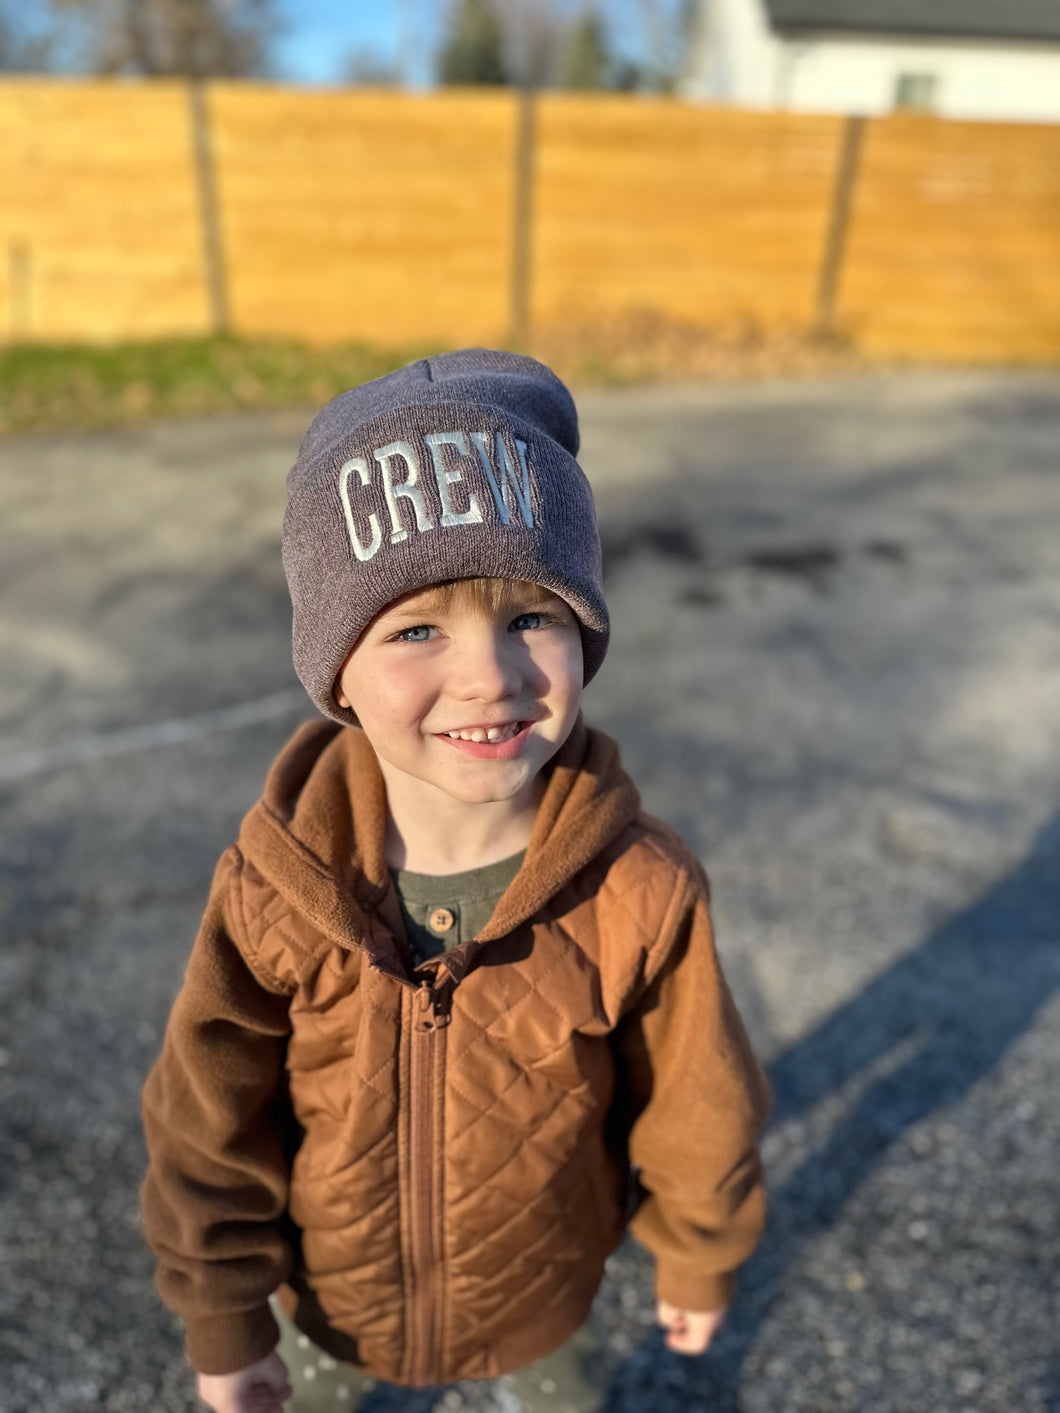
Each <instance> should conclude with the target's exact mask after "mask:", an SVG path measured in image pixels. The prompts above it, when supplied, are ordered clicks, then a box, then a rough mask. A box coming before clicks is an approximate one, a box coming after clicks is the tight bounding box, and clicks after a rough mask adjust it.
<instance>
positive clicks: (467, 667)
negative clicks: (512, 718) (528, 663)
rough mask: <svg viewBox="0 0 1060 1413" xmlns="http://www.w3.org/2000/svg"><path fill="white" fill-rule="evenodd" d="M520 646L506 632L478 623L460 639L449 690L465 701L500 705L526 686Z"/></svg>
mask: <svg viewBox="0 0 1060 1413" xmlns="http://www.w3.org/2000/svg"><path fill="white" fill-rule="evenodd" d="M518 647H519V642H518V639H517V638H515V637H514V636H513V635H512V634H511V633H508V632H506V631H505V629H504V628H500V629H498V628H495V627H494V625H492V624H490V623H481V622H480V623H476V624H475V626H474V629H472V630H469V631H467V632H465V633H464V634H462V635H461V640H460V643H459V646H458V650H457V652H456V654H455V661H454V664H453V678H452V680H451V682H450V689H451V691H452V693H453V695H454V696H455V697H457V698H459V699H460V700H462V701H468V702H470V701H481V702H500V701H504V700H505V699H506V698H507V697H512V696H515V695H516V693H517V692H518V691H519V689H520V687H521V686H522V683H523V671H522V668H521V666H520V662H519V652H518Z"/></svg>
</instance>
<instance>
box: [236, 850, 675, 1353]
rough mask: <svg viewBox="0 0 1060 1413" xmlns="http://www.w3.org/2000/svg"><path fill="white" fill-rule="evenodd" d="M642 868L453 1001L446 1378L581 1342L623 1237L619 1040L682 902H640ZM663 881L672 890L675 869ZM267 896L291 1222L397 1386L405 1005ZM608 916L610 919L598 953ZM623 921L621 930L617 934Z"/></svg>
mask: <svg viewBox="0 0 1060 1413" xmlns="http://www.w3.org/2000/svg"><path fill="white" fill-rule="evenodd" d="M637 871H638V870H637V866H636V862H635V861H631V860H629V858H628V855H627V856H625V857H623V858H622V859H620V860H619V862H618V863H617V865H616V866H614V867H613V868H612V870H611V872H610V874H609V876H608V879H607V883H606V886H605V887H604V889H603V890H602V892H601V893H600V894H598V895H597V896H595V897H592V898H590V899H584V898H580V897H579V896H578V895H577V892H576V890H570V889H568V890H566V893H565V905H566V911H562V910H561V909H560V905H559V904H560V900H559V899H557V900H556V909H557V911H556V915H554V916H548V917H544V918H541V919H536V920H535V921H534V923H533V925H530V924H527V925H524V927H522V928H519V929H517V930H516V932H515V933H513V934H512V935H510V936H509V937H506V938H502V939H498V940H497V941H495V942H490V943H487V944H485V946H484V947H483V950H482V955H481V956H479V957H478V958H477V959H476V960H477V962H478V965H476V966H474V967H473V968H472V969H471V971H470V972H469V973H468V974H467V975H466V976H465V977H464V978H463V980H462V981H461V983H460V984H459V986H457V987H456V988H455V990H454V993H453V1002H452V1016H451V1023H450V1026H449V1028H448V1030H447V1033H446V1069H445V1128H446V1149H445V1178H444V1205H443V1216H442V1237H443V1250H444V1260H445V1290H446V1300H445V1302H444V1305H443V1312H442V1313H443V1321H444V1323H443V1330H444V1337H445V1342H446V1348H445V1371H444V1376H445V1377H446V1378H456V1377H459V1376H461V1375H462V1374H468V1373H474V1374H479V1375H481V1373H482V1372H483V1371H484V1369H483V1364H482V1360H483V1357H484V1356H483V1349H484V1347H488V1346H489V1345H490V1344H491V1342H492V1340H493V1338H494V1335H493V1334H492V1331H493V1330H495V1329H496V1330H508V1329H510V1328H511V1327H512V1326H513V1324H514V1325H516V1326H518V1325H520V1324H522V1323H526V1324H529V1325H535V1324H540V1323H541V1321H542V1318H543V1315H544V1314H546V1313H549V1312H551V1314H553V1315H554V1316H555V1318H556V1320H558V1321H560V1322H567V1323H569V1325H570V1327H571V1328H573V1327H574V1326H575V1325H576V1324H577V1323H578V1322H579V1321H580V1320H581V1318H582V1317H583V1315H584V1313H585V1310H586V1308H587V1306H588V1303H589V1301H590V1300H591V1298H592V1293H593V1291H594V1290H595V1288H596V1285H597V1284H598V1281H599V1277H600V1274H601V1272H602V1267H603V1262H604V1259H605V1257H606V1255H607V1254H608V1251H609V1250H610V1248H611V1246H612V1245H613V1243H614V1241H615V1239H616V1238H617V1235H618V1233H619V1230H620V1225H621V1212H620V1206H619V1201H620V1189H621V1174H620V1173H619V1172H618V1171H617V1170H615V1169H614V1168H612V1166H611V1160H610V1159H609V1157H608V1155H607V1152H606V1148H605V1144H604V1139H603V1121H604V1117H605V1114H606V1109H607V1105H608V1103H609V1100H610V1096H611V1090H612V1060H611V1053H610V1049H609V1046H608V1044H607V1040H606V1037H607V1035H608V1034H609V1032H610V1031H611V1029H612V1028H613V1026H614V1024H615V1021H616V1020H617V1018H618V1017H619V1016H620V1015H621V1013H622V1012H623V1010H624V1009H625V1008H627V1007H628V1005H629V1003H630V1001H631V999H632V998H633V996H634V993H636V992H639V990H640V988H641V987H642V986H643V985H644V984H645V983H646V978H647V977H648V975H649V974H650V972H651V971H652V970H653V969H654V968H653V966H652V960H653V954H654V953H655V952H656V951H657V950H658V947H659V925H660V921H661V918H662V915H663V914H664V912H665V911H666V908H667V904H668V902H669V901H670V898H669V893H670V890H669V889H668V888H667V887H665V886H664V888H663V889H662V890H660V889H659V888H658V887H653V888H645V887H644V886H642V883H641V880H640V879H638V878H637V876H636V875H637ZM667 872H668V875H669V882H670V883H671V884H672V882H673V879H674V878H675V877H676V876H677V874H678V872H679V871H678V870H677V869H676V868H675V867H674V866H673V864H672V861H671V866H670V869H669V870H668V871H667ZM658 876H659V874H658V872H657V873H656V875H655V877H656V878H658ZM664 879H665V875H664ZM253 886H255V887H256V888H258V887H260V894H259V896H257V897H255V898H254V899H253V902H252V904H251V910H252V911H253V912H254V913H255V914H256V916H257V930H258V939H259V940H258V948H259V952H260V955H261V957H262V958H263V959H267V962H268V965H269V967H270V969H271V970H273V971H274V972H275V973H276V975H277V976H278V977H279V978H281V979H282V980H284V981H285V982H291V981H293V982H294V983H295V984H297V988H298V989H297V993H296V995H295V996H294V998H293V1001H292V1005H291V1019H292V1026H293V1033H292V1037H291V1041H290V1046H289V1051H288V1067H289V1075H290V1089H291V1097H292V1103H293V1106H294V1110H295V1114H296V1116H297V1117H298V1118H299V1120H300V1122H302V1124H303V1126H304V1127H306V1128H307V1129H308V1134H307V1137H306V1139H305V1141H304V1142H303V1146H302V1149H301V1151H300V1152H299V1154H298V1155H297V1158H296V1161H295V1165H294V1172H293V1175H292V1189H291V1201H290V1210H291V1215H292V1217H293V1219H294V1220H295V1221H296V1223H297V1224H298V1225H299V1227H300V1228H301V1230H302V1233H303V1239H302V1247H303V1254H304V1259H305V1264H306V1268H307V1270H308V1271H311V1272H312V1283H313V1287H314V1290H315V1292H316V1296H317V1298H318V1300H319V1301H320V1303H321V1305H322V1306H323V1308H324V1309H325V1310H326V1311H327V1312H328V1317H329V1319H330V1321H331V1323H332V1324H333V1326H334V1327H335V1328H337V1329H342V1330H344V1331H345V1332H347V1333H349V1334H350V1335H352V1336H353V1337H355V1338H356V1339H357V1340H358V1341H359V1347H360V1349H361V1351H362V1353H363V1356H364V1357H365V1358H366V1359H370V1360H371V1362H372V1365H373V1367H374V1368H375V1369H376V1371H377V1372H380V1373H382V1374H383V1375H384V1376H386V1375H387V1374H389V1376H390V1377H396V1376H397V1375H398V1373H399V1370H400V1366H401V1357H402V1352H403V1351H402V1343H403V1334H402V1329H403V1320H404V1312H405V1292H404V1290H403V1280H404V1275H403V1266H402V1254H401V1243H400V1240H399V1232H400V1223H401V1220H402V1213H401V1209H400V1201H399V1152H398V1127H399V1122H400V1091H399V1085H400V1075H399V1070H398V1054H397V1048H398V1047H397V1045H396V1043H395V1042H396V1037H397V1034H398V1021H399V1013H400V1011H399V1008H400V990H401V988H400V986H399V984H398V983H397V982H396V981H394V980H393V979H391V978H389V977H386V976H381V975H379V974H378V973H377V972H375V971H373V970H372V969H371V968H370V967H368V966H367V965H366V959H365V957H364V954H363V953H360V952H346V951H343V950H342V949H340V948H337V947H335V946H333V945H330V946H329V945H327V944H326V941H325V940H324V939H321V938H320V937H319V936H318V935H317V934H316V933H315V932H314V930H313V928H312V927H311V926H310V925H309V924H307V922H306V921H305V919H303V918H301V917H299V916H298V915H297V914H295V913H294V912H293V910H292V909H291V907H290V905H289V904H288V903H287V901H286V900H285V899H283V898H281V897H279V895H278V894H276V893H275V892H274V891H273V890H272V889H271V888H270V887H269V885H268V884H266V883H264V880H261V881H260V883H259V882H258V880H254V882H253ZM568 894H569V896H567V895H568ZM601 908H603V909H605V910H610V912H609V918H608V926H607V928H606V935H607V939H608V940H607V951H606V952H603V953H602V944H601V943H600V941H599V939H600V937H601V934H602V931H603V929H602V927H601V919H600V918H599V916H598V913H599V911H600V910H601ZM616 914H617V915H618V916H619V917H621V918H623V919H625V921H624V923H623V925H621V926H620V927H619V928H617V929H616V927H615V925H614V921H613V919H614V917H615V916H616ZM579 939H580V940H579ZM572 1211H576V1212H578V1214H579V1221H578V1222H577V1223H575V1224H573V1225H572V1223H571V1221H570V1214H571V1212H572ZM564 1312H568V1313H567V1314H566V1315H565V1314H564ZM440 1376H441V1375H440Z"/></svg>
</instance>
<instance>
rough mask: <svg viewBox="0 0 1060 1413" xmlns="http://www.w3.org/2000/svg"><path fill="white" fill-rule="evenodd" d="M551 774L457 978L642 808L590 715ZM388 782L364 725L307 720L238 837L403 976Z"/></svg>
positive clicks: (283, 889) (337, 935) (279, 885)
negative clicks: (384, 912) (390, 894)
mask: <svg viewBox="0 0 1060 1413" xmlns="http://www.w3.org/2000/svg"><path fill="white" fill-rule="evenodd" d="M545 774H546V777H547V783H546V786H545V793H544V796H543V798H542V800H541V804H540V805H539V807H538V812H537V819H536V821H535V823H534V830H533V833H532V835H531V837H530V842H529V844H528V846H527V850H526V857H525V860H524V862H523V866H522V868H521V869H520V870H519V872H518V874H517V875H516V876H515V879H514V880H513V881H512V883H511V884H510V886H509V887H508V889H507V891H506V892H505V894H504V896H503V897H502V898H501V900H500V902H499V904H498V905H497V908H496V910H495V912H494V914H493V916H492V917H491V918H490V920H489V923H488V924H487V925H486V927H485V928H484V929H483V930H482V932H481V933H480V934H479V936H478V937H477V938H476V939H475V941H474V942H470V943H464V944H462V945H461V946H459V947H456V948H454V949H453V950H452V951H451V952H447V953H445V954H444V955H443V956H442V957H441V958H440V964H441V965H442V966H444V967H445V968H446V969H447V970H448V971H449V972H450V974H451V975H452V977H453V979H454V981H459V980H460V978H461V977H462V976H463V975H464V974H465V972H466V971H467V970H468V967H469V965H470V962H471V960H472V958H473V956H474V954H475V952H476V951H477V950H478V948H479V947H480V946H482V945H484V944H485V943H487V942H489V941H491V940H492V939H494V938H496V937H502V936H504V935H505V934H507V933H508V932H510V931H511V930H512V929H513V928H515V927H517V926H518V925H519V924H520V923H522V922H525V921H526V920H527V919H528V918H530V917H532V916H533V915H534V914H535V913H536V912H537V911H538V909H540V908H541V907H543V906H544V905H545V904H546V903H547V902H548V901H549V899H551V898H552V897H554V896H555V894H556V893H557V892H559V890H560V889H561V888H563V887H564V885H565V884H567V883H568V882H570V880H571V879H572V878H574V876H575V875H576V874H577V873H578V872H580V870H581V869H582V868H584V867H585V865H586V864H588V863H589V862H590V861H591V860H592V859H594V858H596V857H597V855H599V854H600V853H601V851H602V850H603V849H605V848H606V847H607V846H608V845H609V844H610V843H611V842H612V841H613V840H614V839H616V838H617V837H618V835H619V834H621V833H622V831H623V830H624V829H625V828H626V827H627V826H628V825H629V824H630V823H632V821H633V820H634V819H635V818H636V816H637V814H638V812H639V809H640V796H639V794H638V792H637V788H636V786H635V785H634V784H633V782H632V780H631V779H630V778H629V776H628V775H627V774H626V772H625V771H624V770H623V768H622V764H621V760H620V757H619V750H618V746H617V744H616V743H615V742H614V741H613V740H612V739H611V737H610V736H607V735H605V734H604V733H603V732H602V731H596V730H593V729H591V728H590V727H588V726H586V724H585V721H584V720H583V718H582V717H581V716H579V717H578V720H577V722H576V724H575V727H574V730H573V731H572V732H571V734H570V736H569V737H568V739H567V741H566V742H565V743H564V745H563V746H562V747H561V749H560V750H559V751H558V752H557V754H556V755H555V756H554V757H553V759H552V760H551V761H550V762H549V764H548V766H546V768H545ZM386 818H387V807H386V788H385V785H384V782H383V776H382V773H381V771H380V769H379V764H378V761H377V760H376V756H375V752H374V751H373V749H372V747H371V745H370V744H369V742H368V738H367V737H366V736H365V735H364V733H363V732H362V731H361V730H360V729H359V728H357V727H354V726H338V725H336V724H334V723H332V722H309V723H307V724H306V725H304V726H302V727H300V728H299V729H298V730H297V731H296V732H295V734H294V735H293V736H292V737H291V739H290V741H288V743H287V745H286V746H285V747H284V748H283V750H282V751H281V752H280V754H279V756H278V757H277V759H276V761H275V762H274V764H273V766H272V769H271V770H270V771H269V775H268V778H267V779H266V782H265V790H264V793H263V795H262V798H261V799H260V800H259V801H258V803H257V804H256V805H255V806H254V808H253V809H252V810H251V811H250V813H249V814H248V815H247V816H246V818H245V819H244V821H243V825H242V828H241V830H240V836H239V844H240V848H241V850H242V852H243V855H244V857H245V859H246V860H247V861H248V863H250V864H252V865H253V866H254V867H255V868H256V869H257V870H258V871H259V872H260V873H261V874H262V875H263V876H264V877H265V878H266V879H267V880H268V881H269V882H270V883H271V884H272V886H273V887H274V888H275V889H276V890H277V892H278V893H279V894H280V895H281V896H282V897H284V898H285V899H287V900H288V901H289V902H290V903H291V904H292V906H294V907H296V908H297V909H298V910H299V911H301V912H302V913H304V914H305V915H306V916H308V917H309V918H311V919H312V920H313V921H314V922H315V923H316V925H317V926H318V927H319V928H320V930H321V931H322V932H323V933H325V934H326V935H327V936H329V937H331V938H332V939H333V940H334V941H336V942H338V943H339V944H340V945H342V946H345V947H360V948H363V949H364V950H365V951H367V952H368V954H369V960H370V963H371V965H372V966H373V967H375V968H376V969H377V970H379V971H383V972H386V973H389V974H391V975H394V976H396V977H398V978H399V979H402V980H405V979H407V977H406V970H405V966H404V963H403V960H402V957H401V956H400V954H399V952H398V949H397V946H396V944H395V941H394V939H393V938H392V937H391V936H390V934H389V932H388V931H387V929H385V928H384V927H383V926H382V925H381V924H380V923H379V921H378V919H377V916H376V912H377V908H378V905H379V903H380V902H381V900H382V898H383V897H384V895H385V894H386V892H387V891H388V889H389V888H390V887H391V886H392V884H391V881H390V875H389V872H388V870H387V866H386V860H385V857H384V853H383V846H384V840H385V836H386Z"/></svg>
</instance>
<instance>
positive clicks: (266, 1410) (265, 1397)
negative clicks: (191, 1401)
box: [196, 1350, 292, 1413]
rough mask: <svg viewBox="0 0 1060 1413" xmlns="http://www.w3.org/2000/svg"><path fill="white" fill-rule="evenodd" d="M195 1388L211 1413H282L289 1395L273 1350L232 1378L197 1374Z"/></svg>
mask: <svg viewBox="0 0 1060 1413" xmlns="http://www.w3.org/2000/svg"><path fill="white" fill-rule="evenodd" d="M196 1387H197V1388H198V1391H199V1397H200V1398H201V1399H202V1401H203V1403H206V1404H208V1405H209V1407H211V1408H212V1409H213V1410H214V1413H283V1405H284V1404H285V1403H286V1402H287V1400H288V1399H289V1398H290V1396H291V1392H292V1390H291V1385H290V1383H289V1382H288V1379H287V1365H286V1364H285V1363H284V1362H283V1360H282V1359H281V1358H280V1356H279V1355H278V1354H277V1353H276V1351H275V1350H273V1352H272V1353H271V1354H266V1356H265V1358H264V1359H259V1360H258V1362H257V1363H256V1364H251V1365H250V1366H249V1368H246V1369H240V1370H239V1372H238V1373H235V1374H199V1375H198V1379H197V1384H196Z"/></svg>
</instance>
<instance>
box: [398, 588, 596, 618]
mask: <svg viewBox="0 0 1060 1413" xmlns="http://www.w3.org/2000/svg"><path fill="white" fill-rule="evenodd" d="M446 600H447V595H446V594H445V593H443V592H442V591H440V590H431V589H428V590H426V591H425V592H424V595H423V597H422V598H421V599H418V600H417V601H416V602H415V603H405V604H398V605H395V606H393V607H388V608H385V609H383V611H382V613H380V615H379V618H380V621H385V622H387V623H390V622H392V621H394V620H401V619H405V618H407V619H408V620H409V622H411V623H421V622H422V621H423V617H424V615H425V614H432V613H437V612H439V611H444V610H445V609H446V608H447V607H448V604H447V602H446ZM546 608H559V609H565V610H567V611H568V612H573V610H572V609H571V608H570V605H569V604H568V603H567V601H566V599H562V598H560V596H559V594H556V593H553V592H552V590H551V589H545V588H541V589H539V590H537V592H536V593H533V594H529V593H528V594H527V595H526V596H525V597H523V596H522V595H521V594H515V595H513V596H512V599H511V601H510V604H509V609H510V611H511V612H513V613H533V612H536V611H537V610H539V609H546Z"/></svg>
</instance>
